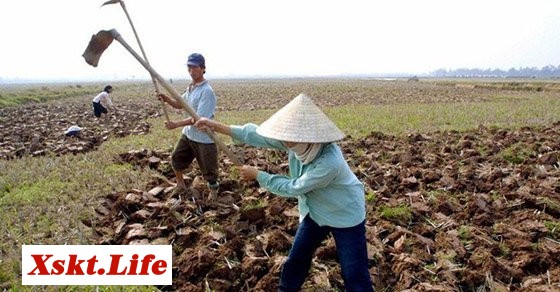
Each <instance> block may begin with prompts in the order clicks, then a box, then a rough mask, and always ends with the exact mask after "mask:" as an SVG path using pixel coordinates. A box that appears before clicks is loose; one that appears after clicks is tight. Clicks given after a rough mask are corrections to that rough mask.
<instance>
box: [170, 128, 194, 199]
mask: <svg viewBox="0 0 560 292" xmlns="http://www.w3.org/2000/svg"><path fill="white" fill-rule="evenodd" d="M193 160H194V153H193V149H192V148H191V146H190V145H189V141H188V139H187V138H186V137H185V136H184V135H181V138H180V139H179V141H177V145H176V146H175V149H174V150H173V153H172V154H171V166H172V167H173V171H174V172H175V178H176V180H177V186H176V190H177V191H186V190H187V185H186V184H185V180H184V177H183V171H184V170H185V169H187V168H188V167H189V165H190V164H191V162H192V161H193Z"/></svg>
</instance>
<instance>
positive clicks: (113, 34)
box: [82, 29, 241, 165]
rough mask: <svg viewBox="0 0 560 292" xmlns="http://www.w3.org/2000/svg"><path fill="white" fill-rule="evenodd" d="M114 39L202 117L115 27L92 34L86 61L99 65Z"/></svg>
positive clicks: (228, 152) (185, 106)
mask: <svg viewBox="0 0 560 292" xmlns="http://www.w3.org/2000/svg"><path fill="white" fill-rule="evenodd" d="M113 40H117V41H118V42H119V43H121V45H123V47H124V48H125V49H126V50H127V51H128V52H129V53H130V54H132V56H134V58H135V59H136V60H137V61H138V62H140V64H142V66H143V67H144V68H145V69H146V70H148V72H150V75H151V76H152V77H153V78H155V79H156V80H157V81H158V82H159V83H160V84H161V85H162V86H163V87H164V88H165V89H166V90H167V91H168V92H169V94H170V95H171V97H172V98H173V99H175V100H176V101H178V102H180V103H181V105H182V106H183V109H184V110H185V111H186V112H187V113H188V114H189V115H190V116H191V117H192V118H193V119H194V120H195V121H196V120H198V119H200V116H199V115H198V114H197V113H196V112H195V111H194V110H193V109H192V108H191V107H190V106H189V105H188V104H187V103H186V102H185V100H183V98H181V94H179V93H178V92H177V90H175V88H173V87H172V86H171V84H169V83H168V82H167V81H166V80H165V79H164V78H163V77H161V75H159V74H158V73H157V72H156V71H155V70H154V69H153V68H152V66H150V64H149V63H148V62H146V61H145V60H144V59H142V57H140V55H138V53H136V52H135V51H134V50H133V49H132V48H131V47H130V46H129V45H128V43H127V42H126V41H125V40H124V39H123V38H122V37H121V35H120V33H119V32H118V31H116V30H115V29H111V30H101V31H99V32H98V33H97V34H94V35H92V36H91V40H90V41H89V44H88V46H87V48H86V50H85V51H84V53H83V54H82V56H83V57H84V59H85V60H86V63H88V64H90V65H91V66H93V67H97V64H98V62H99V58H101V55H102V54H103V52H104V51H105V49H107V48H108V47H109V46H110V45H111V43H112V42H113ZM207 133H208V136H210V138H211V139H212V140H213V141H214V142H215V143H216V145H218V147H219V148H220V149H221V150H223V151H224V152H225V153H226V155H227V156H228V157H229V158H230V159H231V161H232V162H233V163H234V164H235V165H241V162H240V161H239V159H238V158H237V157H236V156H235V155H234V154H233V152H231V150H229V148H227V146H226V145H225V144H224V143H223V142H222V141H221V140H220V139H218V137H216V135H215V134H214V132H212V131H210V130H209V131H208V132H207Z"/></svg>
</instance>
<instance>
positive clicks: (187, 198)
mask: <svg viewBox="0 0 560 292" xmlns="http://www.w3.org/2000/svg"><path fill="white" fill-rule="evenodd" d="M559 138H560V123H556V124H554V125H552V126H550V127H546V128H524V129H520V130H517V131H508V130H503V129H487V128H483V127H480V128H479V129H477V130H473V131H469V132H463V133H459V132H453V131H450V132H435V133H428V134H413V135H409V136H407V137H403V138H397V137H394V136H388V135H384V134H382V133H372V134H371V135H369V136H368V137H366V138H363V139H360V140H351V139H349V140H344V141H342V142H341V143H340V145H341V147H342V149H343V151H344V153H345V154H346V156H347V159H348V162H349V163H350V165H351V167H352V168H353V170H354V172H355V173H356V174H357V176H358V177H359V178H360V179H361V180H362V181H363V182H364V183H365V184H366V185H367V189H368V197H367V198H368V204H367V238H368V249H369V257H370V272H371V275H372V278H373V280H374V282H375V286H376V287H377V288H378V289H380V290H383V289H386V290H389V291H403V290H407V289H410V291H461V290H462V291H471V290H477V289H480V288H481V287H482V288H484V289H487V290H493V289H494V290H496V289H498V290H499V289H509V290H514V291H521V290H523V291H553V290H555V289H558V288H559V287H558V286H554V285H558V284H557V283H558V282H559V281H560V266H559V264H560V241H559V240H560V236H559V231H558V230H555V229H554V228H555V227H551V226H556V228H558V222H560V221H559V219H560V180H559V179H560V170H559V166H560V165H559V162H558V159H559V158H560V139H559ZM241 149H242V150H243V152H244V154H243V156H244V157H245V158H246V159H247V161H249V162H250V163H251V164H253V165H257V166H259V167H261V168H264V169H267V170H268V171H270V172H273V173H285V172H286V170H287V169H286V164H283V162H285V154H283V153H280V152H277V151H269V150H262V149H254V148H241ZM526 153H531V154H528V155H527V154H526ZM115 159H117V160H118V161H121V162H122V163H130V164H133V165H135V166H137V167H152V168H153V169H157V170H159V171H160V173H161V178H160V179H156V180H154V181H153V182H151V184H150V186H151V187H150V188H149V189H147V190H130V191H128V192H123V193H113V194H110V195H108V196H107V198H106V199H105V200H104V201H103V202H102V204H101V205H100V206H99V208H98V209H97V212H98V213H99V216H98V219H97V220H98V222H96V224H95V225H94V226H95V230H96V232H97V235H98V236H99V239H98V241H99V243H100V244H172V245H173V251H174V262H173V264H174V267H173V271H174V274H175V276H174V282H173V286H172V287H160V288H162V289H163V290H165V289H169V290H181V291H205V289H206V288H211V289H214V290H215V291H273V290H275V289H276V288H277V282H278V276H279V271H280V267H281V264H282V261H283V260H284V258H285V256H286V254H287V252H288V251H289V248H290V245H291V242H292V239H293V236H294V233H295V231H296V228H297V224H298V221H297V209H296V204H295V201H294V200H287V199H284V198H279V197H276V196H275V195H273V194H270V193H268V192H267V191H264V190H263V189H260V188H258V185H256V184H249V185H247V184H244V183H240V182H238V180H237V179H236V178H235V176H234V175H233V174H232V173H233V172H232V170H231V163H229V162H228V161H227V159H226V158H225V157H223V158H222V161H221V183H222V186H221V195H220V198H219V200H218V202H216V203H206V202H205V201H204V198H205V197H206V196H207V195H208V191H207V190H206V188H205V185H204V183H203V182H202V180H201V179H200V177H199V176H198V174H199V173H198V169H197V167H196V166H195V167H194V168H193V170H192V172H191V173H189V174H188V175H187V180H188V182H189V183H190V184H191V186H192V190H191V191H190V192H189V193H188V194H185V195H184V196H173V195H171V194H172V193H171V192H170V190H171V187H170V184H171V183H173V182H172V181H173V175H172V173H171V171H170V170H169V166H168V164H169V153H161V152H155V151H150V150H142V151H131V152H129V153H124V154H122V155H120V156H119V157H116V158H115ZM512 161H514V163H512ZM270 162H272V163H270ZM391 207H394V208H396V207H404V209H405V210H409V211H410V212H409V213H407V212H402V213H394V214H393V215H390V213H389V212H386V210H388V209H389V208H391ZM401 209H403V208H401ZM393 210H394V209H393ZM85 223H87V225H90V226H93V225H92V224H91V222H85ZM554 283H556V284H554ZM553 284H554V285H553ZM305 287H307V288H309V289H311V288H313V289H319V290H324V291H330V290H333V289H339V290H341V289H343V282H342V279H341V277H340V268H339V266H338V265H337V262H336V252H335V245H334V241H333V240H332V239H329V240H328V241H326V242H325V243H324V245H323V246H322V247H321V248H320V249H319V250H318V252H317V254H316V258H315V259H314V262H313V267H312V271H311V274H310V276H309V278H308V281H307V282H306V284H305Z"/></svg>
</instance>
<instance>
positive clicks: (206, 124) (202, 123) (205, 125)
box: [194, 117, 214, 131]
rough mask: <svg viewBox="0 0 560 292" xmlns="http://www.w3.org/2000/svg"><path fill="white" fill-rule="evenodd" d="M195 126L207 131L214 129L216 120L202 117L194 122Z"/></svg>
mask: <svg viewBox="0 0 560 292" xmlns="http://www.w3.org/2000/svg"><path fill="white" fill-rule="evenodd" d="M194 126H195V127H196V128H197V129H199V130H201V131H207V130H209V129H210V130H212V129H213V127H214V121H212V120H210V119H208V118H203V117H201V118H199V119H198V120H197V121H196V123H194Z"/></svg>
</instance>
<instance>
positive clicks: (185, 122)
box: [165, 118, 194, 130]
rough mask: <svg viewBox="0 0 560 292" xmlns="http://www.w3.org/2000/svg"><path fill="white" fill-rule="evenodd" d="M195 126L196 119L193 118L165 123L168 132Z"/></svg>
mask: <svg viewBox="0 0 560 292" xmlns="http://www.w3.org/2000/svg"><path fill="white" fill-rule="evenodd" d="M193 124H194V119H193V118H188V119H184V120H180V121H168V122H165V127H166V128H167V129H168V130H173V129H175V128H179V127H184V126H190V125H193Z"/></svg>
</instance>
